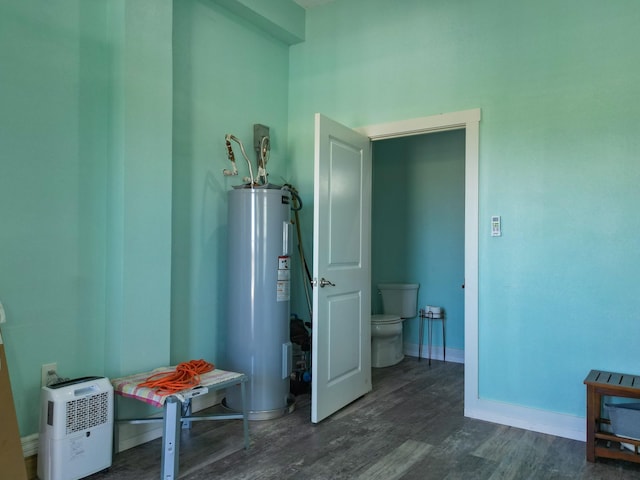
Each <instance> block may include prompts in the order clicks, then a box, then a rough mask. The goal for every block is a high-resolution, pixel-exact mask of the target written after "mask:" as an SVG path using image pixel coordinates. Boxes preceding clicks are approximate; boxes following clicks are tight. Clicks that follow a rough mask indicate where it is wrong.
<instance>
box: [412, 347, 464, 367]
mask: <svg viewBox="0 0 640 480" xmlns="http://www.w3.org/2000/svg"><path fill="white" fill-rule="evenodd" d="M419 353H420V348H419V345H418V344H417V343H405V344H404V354H405V355H409V356H411V357H418V354H419ZM444 353H445V352H444V349H443V348H442V347H436V346H434V347H431V359H432V360H445V356H444ZM446 353H447V356H446V361H447V362H454V363H464V350H460V349H458V348H447V352H446ZM422 358H429V348H428V346H427V345H423V346H422Z"/></svg>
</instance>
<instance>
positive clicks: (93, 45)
mask: <svg viewBox="0 0 640 480" xmlns="http://www.w3.org/2000/svg"><path fill="white" fill-rule="evenodd" d="M280 3H282V2H280ZM294 17H295V15H294ZM271 23H273V22H271ZM274 28H275V27H274ZM288 55H289V52H288V46H287V44H286V43H284V42H283V41H282V40H278V39H276V37H274V35H273V33H272V32H269V31H264V30H262V29H260V28H258V27H256V26H254V25H253V24H250V23H247V22H246V21H244V20H242V19H240V18H239V17H237V16H235V15H234V14H232V13H231V12H230V11H228V10H226V9H224V8H223V7H222V6H220V5H219V4H217V3H216V2H215V1H213V0H211V1H205V0H202V1H196V0H194V1H186V0H180V1H176V2H175V3H174V2H172V1H171V0H138V1H136V2H130V1H127V0H114V1H109V2H87V1H84V0H64V1H58V2H42V1H32V0H30V1H17V0H0V60H1V62H2V65H3V68H1V69H0V86H1V88H0V132H1V133H0V172H1V173H0V217H1V218H2V220H3V224H2V228H0V301H2V303H3V304H4V307H5V310H6V313H7V323H6V324H5V325H2V334H3V338H4V340H5V344H6V350H7V357H8V358H7V361H8V363H9V369H10V378H11V384H12V389H13V393H14V397H15V402H16V407H17V414H18V421H19V425H20V433H21V435H22V436H27V435H30V434H33V433H36V432H37V431H38V416H39V389H40V369H41V365H42V364H44V363H50V362H57V364H58V371H59V373H60V374H62V375H64V376H66V377H78V376H83V375H102V374H104V375H108V376H110V377H115V376H119V375H125V374H129V373H132V372H135V371H144V370H147V369H150V368H153V367H157V366H160V365H166V364H169V363H170V362H179V361H183V360H188V359H191V358H207V359H210V360H211V361H213V362H214V363H216V364H217V365H220V366H222V365H221V364H223V349H224V341H223V333H224V328H225V323H226V319H225V315H224V294H225V293H226V290H225V288H226V287H225V282H224V278H225V274H226V263H225V262H226V257H225V254H224V251H225V245H226V221H227V219H226V191H227V190H228V189H230V188H231V185H232V184H235V183H237V182H239V179H238V178H237V177H236V178H234V179H225V178H224V177H223V176H222V170H223V169H224V168H227V167H228V166H229V165H228V161H227V159H226V153H225V148H224V134H225V133H227V132H230V133H234V134H235V135H237V136H238V137H240V138H241V139H242V140H243V141H244V142H245V143H246V144H247V147H248V150H249V153H251V144H252V138H253V124H254V123H263V124H266V125H268V126H270V127H271V139H272V151H271V160H270V163H269V165H268V167H269V168H268V170H269V171H270V173H271V174H272V175H273V178H274V181H277V180H279V176H280V175H283V176H284V175H286V172H287V165H286V155H285V151H286V145H287V115H288V112H287V101H288V93H287V92H288V87H287V84H288V63H289V58H288ZM238 157H240V155H239V152H238ZM239 168H240V171H241V173H242V174H246V165H244V164H243V163H240V162H239ZM130 403H131V402H129V406H130V407H131V405H130ZM135 410H138V409H135Z"/></svg>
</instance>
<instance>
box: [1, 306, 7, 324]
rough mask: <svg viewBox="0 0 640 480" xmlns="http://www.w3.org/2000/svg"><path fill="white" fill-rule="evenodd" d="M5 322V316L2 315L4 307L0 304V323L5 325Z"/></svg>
mask: <svg viewBox="0 0 640 480" xmlns="http://www.w3.org/2000/svg"><path fill="white" fill-rule="evenodd" d="M6 321H7V315H6V314H5V313H4V307H3V306H2V302H0V323H5V322H6Z"/></svg>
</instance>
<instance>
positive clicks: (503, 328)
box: [289, 0, 640, 416]
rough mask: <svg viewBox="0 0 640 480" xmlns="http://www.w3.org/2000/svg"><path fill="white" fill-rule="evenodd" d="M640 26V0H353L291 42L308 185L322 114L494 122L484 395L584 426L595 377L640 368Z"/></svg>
mask: <svg viewBox="0 0 640 480" xmlns="http://www.w3.org/2000/svg"><path fill="white" fill-rule="evenodd" d="M639 21H640V4H639V3H638V2H636V1H634V0H627V1H624V0H620V1H616V2H607V3H603V2H600V1H597V0H563V1H561V2H558V1H556V0H543V1H540V0H535V1H533V0H527V1H523V2H504V1H501V0H483V1H474V2H471V1H463V2H450V1H447V0H433V1H429V2H424V1H422V0H403V1H400V2H388V1H385V0H339V1H337V2H335V3H330V4H327V5H324V6H321V7H318V8H315V9H312V10H309V11H308V12H307V25H306V40H305V42H304V43H301V44H299V45H295V46H292V47H291V63H290V72H291V73H290V97H289V98H290V101H289V105H290V107H289V112H290V119H289V120H290V129H289V138H290V144H291V147H290V153H291V155H292V162H293V163H292V165H291V169H292V172H293V175H294V181H295V183H296V184H298V185H300V186H301V187H302V188H304V189H305V190H308V189H309V188H310V186H311V185H312V183H313V176H312V173H311V172H312V167H311V166H312V158H313V146H312V138H313V113H314V112H316V111H320V112H322V113H324V114H326V115H327V116H329V117H331V118H333V119H335V120H337V121H340V122H342V123H344V124H346V125H349V126H353V127H358V126H364V125H370V124H376V123H383V122H391V121H397V120H402V119H407V118H414V117H422V116H427V115H432V114H438V113H441V112H453V111H459V110H466V109H470V108H478V107H479V108H481V109H482V121H481V122H480V157H479V162H480V164H479V168H480V172H479V175H480V176H479V187H480V193H479V194H480V198H479V201H480V205H479V208H480V212H479V215H480V217H479V218H480V238H479V382H480V383H479V389H480V392H479V393H480V396H481V398H484V399H492V400H498V401H501V402H506V403H511V404H516V405H522V406H527V407H531V408H536V409H541V410H547V411H553V412H558V413H567V414H573V415H577V416H584V412H585V400H584V397H585V395H584V385H583V384H582V380H583V379H584V377H585V376H586V374H587V373H588V371H589V370H590V369H591V368H602V369H611V370H619V371H623V372H625V371H626V372H637V371H638V353H637V352H638V340H637V339H638V338H639V337H640V322H638V321H637V320H638V318H639V316H640V307H639V304H638V301H637V298H638V287H637V282H636V278H635V277H636V276H637V275H636V274H637V271H638V269H639V268H640V249H638V248H637V243H638V242H637V238H638V235H637V232H638V231H640V215H638V209H637V198H638V193H637V192H638V188H637V186H638V184H639V182H640V162H638V160H637V152H638V151H639V147H640V137H639V136H638V135H637V131H638V128H639V126H640V115H638V100H639V99H640V64H639V63H638V62H637V61H636V59H637V52H636V45H638V43H639V41H640V30H639V29H638V28H637V24H638V22H639ZM491 215H501V216H502V221H503V236H502V237H499V238H492V237H490V232H489V227H490V217H491Z"/></svg>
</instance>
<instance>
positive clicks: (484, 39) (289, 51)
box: [0, 0, 640, 436]
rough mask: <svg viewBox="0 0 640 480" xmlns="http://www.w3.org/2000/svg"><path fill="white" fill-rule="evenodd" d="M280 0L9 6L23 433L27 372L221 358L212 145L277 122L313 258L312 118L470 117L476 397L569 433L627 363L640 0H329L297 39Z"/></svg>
mask: <svg viewBox="0 0 640 480" xmlns="http://www.w3.org/2000/svg"><path fill="white" fill-rule="evenodd" d="M227 1H228V0H225V1H223V2H222V3H225V2H227ZM250 3H251V2H242V4H243V5H244V6H246V5H249V4H250ZM277 7H278V8H277V9H276V11H275V13H274V14H273V15H269V16H268V17H265V19H264V21H262V22H257V24H260V26H256V22H254V23H248V22H247V20H243V19H242V18H240V17H237V16H235V15H236V14H234V13H231V11H230V10H225V9H224V8H223V6H221V3H219V2H217V1H215V0H200V1H198V0H188V1H187V0H184V1H182V0H180V1H178V0H176V1H175V2H172V1H170V0H138V1H136V2H128V1H126V0H114V1H110V2H87V1H83V0H63V1H59V2H55V3H52V2H42V1H36V0H29V1H17V0H0V60H1V61H2V65H3V68H2V69H0V86H1V88H0V132H1V133H0V167H1V174H0V217H1V218H2V220H3V225H2V228H0V300H1V301H2V302H3V304H4V306H5V309H6V312H7V318H8V322H7V324H6V325H3V327H2V332H3V337H4V339H5V343H6V349H7V354H8V362H9V369H10V376H11V383H12V388H13V390H14V395H15V398H16V404H17V410H18V417H19V423H20V431H21V435H23V436H25V435H29V434H31V433H34V432H36V431H37V421H38V413H37V411H38V391H39V378H40V366H41V365H42V364H43V363H49V362H54V361H55V362H58V366H59V370H60V372H61V373H62V374H63V375H65V376H69V377H73V376H80V375H85V374H101V373H104V374H106V375H110V376H114V375H119V374H126V373H130V372H132V371H135V370H141V369H146V368H150V367H151V366H156V365H159V364H163V363H168V362H176V361H180V360H185V359H188V358H199V357H207V358H210V359H211V360H213V361H214V362H215V363H218V364H220V362H221V361H222V360H220V359H223V358H224V341H223V338H224V329H225V322H226V319H225V318H224V317H225V311H224V301H223V298H224V294H225V293H226V291H225V288H226V287H225V285H224V278H225V273H226V268H227V267H226V263H225V255H224V248H225V247H224V239H225V238H226V233H225V232H226V221H227V220H226V202H225V199H224V197H225V192H226V191H227V190H228V189H229V188H230V186H231V184H233V183H234V182H235V179H225V178H223V177H222V176H221V171H222V169H223V168H226V167H227V166H228V165H227V161H226V156H225V153H224V143H223V135H224V133H227V132H230V133H234V134H236V135H237V136H239V137H240V138H241V139H243V140H244V141H245V143H248V144H250V143H251V137H252V125H253V124H254V123H263V124H266V125H269V126H270V127H271V129H272V130H271V134H272V145H273V150H272V157H271V163H270V165H269V167H270V168H269V170H270V171H271V173H272V175H273V176H272V178H273V180H274V181H278V177H279V176H280V175H282V176H284V177H285V178H287V180H291V181H292V182H293V183H294V185H296V187H298V189H299V190H300V192H301V194H302V198H303V200H304V201H305V209H304V210H303V216H302V227H303V232H304V234H305V237H306V241H305V249H306V251H307V252H308V257H309V258H310V255H311V253H310V252H311V245H310V239H311V214H310V212H311V206H312V205H311V204H312V202H311V201H310V200H311V199H312V198H313V187H312V186H313V174H312V171H313V169H312V164H313V146H312V138H313V113H314V112H316V111H320V112H322V113H324V114H326V115H328V116H330V117H333V118H334V119H336V120H338V121H341V122H343V123H345V124H347V125H350V126H362V125H369V124H375V123H381V122H389V121H396V120H402V119H407V118H413V117H421V116H426V115H432V114H437V113H440V112H452V111H458V110H465V109H469V108H477V107H479V108H481V109H482V122H481V124H480V178H479V182H480V227H481V228H480V247H479V248H480V252H479V254H480V255H479V258H480V265H479V269H480V285H479V295H480V298H479V301H480V311H479V342H480V343H479V355H480V358H479V366H480V394H481V396H482V397H483V398H486V399H494V400H499V401H502V402H507V403H512V404H516V405H524V406H528V407H532V408H538V409H541V410H547V411H553V412H560V413H569V414H575V415H579V416H582V415H584V386H583V385H582V379H583V378H584V376H585V374H586V372H587V371H588V370H589V369H590V368H603V369H612V370H621V371H628V372H634V371H637V338H638V336H639V334H640V323H639V322H637V321H636V320H637V318H638V316H639V314H640V311H639V310H640V308H639V307H638V304H637V298H638V289H637V287H636V283H635V276H636V275H635V273H636V272H637V270H638V268H639V267H640V253H639V251H638V249H637V248H636V246H637V245H636V244H637V232H638V230H639V228H640V216H639V215H638V214H637V209H636V203H637V202H636V198H637V185H638V184H639V181H640V163H638V162H637V153H636V152H637V151H638V150H639V147H640V145H639V144H640V138H639V137H638V135H637V130H638V127H639V123H640V120H639V118H640V115H638V112H637V108H638V107H637V105H638V98H639V97H640V65H639V64H638V62H637V61H636V58H637V55H636V52H635V46H636V45H638V43H639V40H640V38H639V37H640V31H639V30H638V29H637V28H636V26H637V24H638V23H639V20H640V4H638V3H637V2H636V1H635V0H627V1H625V0H618V1H616V2H608V3H603V2H600V1H596V0H564V1H562V2H558V1H555V0H553V1H552V0H542V1H540V0H538V1H533V0H527V1H525V2H517V3H516V2H504V1H498V0H482V1H476V2H470V1H467V2H449V1H446V0H433V1H430V2H424V1H419V0H402V1H399V2H388V1H384V0H339V1H337V2H335V3H331V4H328V5H324V6H320V7H318V8H315V9H312V10H309V11H307V12H306V25H305V28H304V29H300V28H297V27H296V28H295V29H294V30H295V32H293V34H294V35H293V36H299V35H300V32H302V31H304V35H305V41H304V42H303V43H300V44H297V45H294V46H292V47H288V46H287V42H285V41H283V40H282V31H281V28H282V25H278V24H277V22H278V18H280V17H281V14H282V11H281V7H282V2H281V1H280V2H278V5H277ZM298 17H299V11H298V10H297V7H295V11H294V13H292V15H291V17H287V21H286V22H285V23H289V21H293V23H294V24H296V21H297V20H296V19H298ZM274 22H276V24H274ZM265 25H271V26H272V27H273V28H271V29H270V28H267V27H265ZM265 28H267V29H266V30H265ZM285 29H286V28H285ZM296 32H297V33H296ZM290 33H291V32H290ZM239 166H240V168H241V169H243V168H244V166H243V165H242V164H241V163H240V164H239ZM495 214H498V215H502V219H503V232H504V235H503V236H502V237H500V238H491V237H490V236H489V219H490V216H491V215H495ZM296 271H297V269H294V273H295V272H296ZM297 293H298V298H294V302H293V305H292V311H298V312H304V311H305V310H306V309H305V307H304V301H303V299H302V296H301V295H300V294H299V292H297ZM294 294H296V292H295V290H294Z"/></svg>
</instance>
